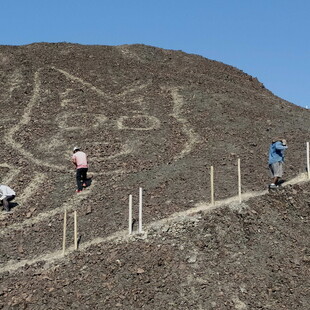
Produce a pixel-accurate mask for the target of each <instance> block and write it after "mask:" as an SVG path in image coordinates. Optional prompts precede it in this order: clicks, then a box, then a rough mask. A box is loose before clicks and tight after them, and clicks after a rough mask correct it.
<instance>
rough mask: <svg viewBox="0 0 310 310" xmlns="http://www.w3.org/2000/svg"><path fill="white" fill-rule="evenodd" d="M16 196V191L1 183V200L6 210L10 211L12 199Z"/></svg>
mask: <svg viewBox="0 0 310 310" xmlns="http://www.w3.org/2000/svg"><path fill="white" fill-rule="evenodd" d="M14 198H15V192H14V191H13V190H12V188H10V187H9V186H7V185H0V200H1V201H2V203H3V207H4V209H5V211H6V212H10V203H9V202H10V201H11V200H13V199H14Z"/></svg>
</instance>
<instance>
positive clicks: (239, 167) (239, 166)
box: [238, 158, 241, 203]
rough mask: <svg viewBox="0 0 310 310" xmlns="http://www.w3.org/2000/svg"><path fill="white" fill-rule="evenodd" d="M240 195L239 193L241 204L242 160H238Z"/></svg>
mask: <svg viewBox="0 0 310 310" xmlns="http://www.w3.org/2000/svg"><path fill="white" fill-rule="evenodd" d="M238 193H239V202H240V203H241V165H240V158H238Z"/></svg>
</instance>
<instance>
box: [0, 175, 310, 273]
mask: <svg viewBox="0 0 310 310" xmlns="http://www.w3.org/2000/svg"><path fill="white" fill-rule="evenodd" d="M303 182H310V180H309V179H308V177H307V174H306V173H301V174H299V175H297V176H296V177H295V178H293V179H291V180H289V181H287V182H286V183H285V185H284V187H285V186H288V185H294V184H298V183H303ZM267 193H268V190H263V191H256V192H247V193H244V194H242V198H243V199H242V202H244V201H247V200H248V199H250V198H253V197H259V196H263V195H265V194H267ZM235 202H238V203H239V195H236V196H232V197H229V198H226V199H223V200H218V201H216V202H215V204H214V205H211V203H197V204H196V206H195V207H193V208H191V209H188V210H185V211H180V212H176V213H174V214H172V215H170V216H169V217H167V218H164V219H160V220H157V221H153V222H151V223H149V224H146V225H145V228H146V230H144V231H143V233H142V234H133V235H128V231H127V230H121V231H117V232H115V233H113V234H111V235H109V236H107V237H98V238H95V239H93V240H90V241H88V242H85V243H83V244H81V245H80V247H79V251H84V250H86V249H87V248H89V247H90V246H92V245H96V244H100V243H106V242H110V241H113V242H115V243H117V242H126V241H132V240H136V239H138V238H139V239H146V238H147V231H148V230H149V229H152V228H153V229H158V228H160V227H162V226H163V225H165V224H167V223H171V222H175V221H178V220H179V221H182V220H184V219H185V218H186V217H188V216H190V215H193V214H196V213H198V212H205V213H207V212H210V211H212V210H214V209H217V208H220V207H223V206H225V205H228V204H231V203H235ZM242 202H241V203H242ZM74 251H75V249H74V246H71V247H69V248H67V252H66V255H65V256H63V254H62V251H61V250H58V251H54V252H51V253H47V254H42V255H40V256H37V257H34V258H32V259H25V260H21V261H18V262H16V261H11V262H9V263H7V264H6V265H4V266H3V267H1V268H0V273H4V272H13V271H16V270H18V269H19V268H22V267H24V266H26V265H33V264H36V263H38V262H42V261H44V262H45V263H54V262H55V261H58V260H64V259H66V256H68V255H69V254H71V253H73V252H74Z"/></svg>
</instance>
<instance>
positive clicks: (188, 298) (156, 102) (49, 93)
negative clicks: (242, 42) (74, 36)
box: [0, 43, 310, 309]
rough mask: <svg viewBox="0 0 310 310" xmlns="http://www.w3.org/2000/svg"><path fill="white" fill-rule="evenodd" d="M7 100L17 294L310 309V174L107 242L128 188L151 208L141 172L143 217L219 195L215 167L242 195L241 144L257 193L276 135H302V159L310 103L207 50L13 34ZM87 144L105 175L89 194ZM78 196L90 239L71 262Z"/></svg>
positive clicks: (295, 164) (119, 221) (28, 299)
mask: <svg viewBox="0 0 310 310" xmlns="http://www.w3.org/2000/svg"><path fill="white" fill-rule="evenodd" d="M0 104H1V107H2V111H3V115H2V118H1V120H0V125H1V132H2V144H1V146H2V147H1V150H0V154H1V158H2V163H1V164H0V171H1V182H2V183H3V184H7V185H9V186H10V187H12V188H13V189H14V190H15V191H16V192H17V197H16V199H15V207H14V208H13V212H12V213H11V214H8V215H0V235H1V242H0V271H1V273H0V277H1V289H0V297H1V298H0V304H1V302H2V305H3V308H4V309H19V308H21V309H49V308H50V309H102V308H106V309H139V308H145V309H151V307H152V308H155V309H234V308H235V309H294V306H293V305H298V306H299V308H300V309H308V308H309V304H307V297H309V291H307V290H306V288H305V287H302V286H300V285H301V284H302V283H303V281H304V283H305V284H307V283H308V282H307V277H306V274H307V272H308V271H309V268H308V265H307V259H308V258H307V257H308V256H307V255H308V248H307V242H306V241H307V240H308V241H309V235H308V234H307V230H306V229H304V228H306V227H308V228H309V225H308V224H309V222H308V220H309V214H308V213H307V212H308V211H307V208H308V207H309V199H310V198H309V192H308V190H307V185H303V186H301V187H300V186H298V185H295V187H287V189H286V190H285V194H284V195H281V194H272V195H267V196H263V197H261V198H259V199H258V198H256V199H254V198H253V200H251V201H250V202H249V203H248V202H246V204H245V205H237V206H236V209H233V210H232V209H231V207H226V208H219V209H216V211H213V212H214V213H210V214H209V213H208V214H206V215H205V214H201V215H200V216H199V215H197V216H194V217H192V218H189V219H188V220H187V221H185V222H180V223H178V224H173V225H172V226H171V227H170V226H167V227H166V228H165V229H164V231H163V235H162V234H161V233H158V231H157V232H156V233H154V234H152V233H151V232H150V233H149V234H148V235H147V238H146V239H143V238H145V236H144V237H142V236H141V238H142V240H140V239H139V238H138V237H137V239H135V237H133V239H134V240H131V241H129V242H127V241H126V242H125V243H124V239H121V240H123V241H119V243H118V242H117V243H115V240H114V239H113V242H112V241H111V242H110V243H109V242H106V240H107V238H108V237H109V236H111V235H113V234H114V235H115V234H116V236H117V233H118V232H122V231H123V230H124V229H126V228H127V213H128V211H127V206H128V195H129V194H133V202H134V205H135V209H134V217H135V218H137V208H136V205H137V199H138V189H139V187H142V188H143V195H144V196H143V198H144V213H143V216H144V224H145V225H147V224H150V223H152V222H154V221H158V220H160V219H164V218H166V217H168V216H170V215H172V214H175V213H176V212H184V211H186V210H189V209H190V208H192V207H195V206H197V205H198V204H199V203H200V204H201V203H204V204H208V203H209V201H210V177H209V172H210V166H214V169H215V198H216V200H219V199H224V198H228V197H230V196H234V195H236V194H237V158H240V159H241V167H242V170H241V172H242V189H243V192H247V193H249V192H250V193H251V192H253V193H254V191H262V190H264V189H265V188H266V185H267V184H268V182H269V178H268V171H267V151H268V146H269V143H270V141H271V139H272V138H273V137H285V138H286V139H287V141H288V145H289V150H288V151H287V160H286V166H285V177H286V178H287V179H291V178H293V177H295V176H297V175H298V174H300V173H302V172H304V171H305V166H306V160H305V142H306V141H309V132H310V129H309V128H310V126H309V125H310V121H309V111H308V110H306V109H303V108H300V107H297V106H295V105H293V104H291V103H289V102H286V101H284V100H283V99H281V98H278V97H276V96H274V95H273V94H272V93H271V92H270V91H269V90H267V89H266V88H265V87H264V86H263V84H262V83H260V82H259V81H258V80H257V79H256V78H253V77H251V76H249V75H247V74H246V73H244V72H242V71H240V70H238V69H236V68H234V67H231V66H228V65H225V64H222V63H218V62H216V61H212V60H208V59H206V58H203V57H200V56H196V55H188V54H185V53H183V52H180V51H170V50H163V49H159V48H155V47H150V46H143V45H132V46H117V47H112V46H82V45H75V44H65V43H61V44H43V43H40V44H32V45H27V46H18V47H17V46H15V47H13V46H0ZM75 145H79V146H80V147H81V148H82V150H84V151H85V152H86V153H87V154H88V157H89V163H90V169H89V170H90V171H89V172H90V174H92V175H93V178H92V182H91V184H90V186H89V187H88V188H87V189H86V190H84V191H83V192H82V193H81V194H78V195H77V194H75V174H74V170H73V167H72V164H71V163H70V157H71V155H72V149H73V147H74V146H75ZM294 199H295V200H296V202H294V203H293V202H292V203H293V205H294V208H295V209H296V210H295V209H294V208H292V207H291V204H290V203H291V201H295V200H294ZM64 209H66V210H67V211H68V214H69V219H68V227H69V228H68V236H71V237H72V226H73V224H72V212H73V211H74V210H77V213H78V223H79V236H80V251H79V252H73V253H72V254H70V255H68V256H65V258H64V259H61V260H60V261H59V260H54V259H56V258H59V253H58V252H59V251H61V248H62V234H63V228H62V225H63V212H64ZM292 210H294V212H293V211H292ZM295 211H296V212H295ZM273 217H274V218H273ZM288 223H289V225H285V224H288ZM292 223H295V224H294V225H291V224H292ZM136 224H137V223H135V227H134V228H135V229H136ZM307 225H308V226H307ZM281 229H283V231H282V230H281ZM291 235H294V236H296V240H297V239H298V238H297V236H302V238H301V239H302V240H303V241H300V242H299V240H297V241H294V242H296V243H294V242H293V239H294V238H295V237H294V238H291V237H290V236H291ZM267 236H270V238H269V237H268V238H267ZM71 237H70V238H69V239H68V244H69V243H70V244H72V238H71ZM100 238H101V239H100ZM256 238H257V239H256ZM96 240H97V241H98V242H96ZM101 240H105V242H100V241H101ZM126 240H127V239H126ZM294 240H295V239H294ZM308 243H309V242H308ZM92 244H93V245H92ZM86 245H89V246H86ZM83 246H84V247H83ZM293 246H295V247H296V248H294V247H293ZM278 247H281V250H279V248H278ZM292 247H293V250H292V252H291V254H290V255H291V256H290V255H288V254H287V253H288V252H290V251H291V249H292ZM268 251H269V252H270V253H271V252H272V253H273V254H270V253H269V252H268ZM289 260H293V262H290V261H289ZM294 260H296V261H297V262H298V264H297V263H296V264H295V263H294ZM282 263H283V264H282ZM296 266H297V267H296ZM295 268H297V269H295ZM298 268H299V269H298ZM264 270H265V271H264ZM297 271H298V272H297ZM285 275H287V281H288V283H289V284H288V283H287V282H285V279H286V278H285ZM274 279H276V281H275V282H274V281H273V280H274ZM277 281H278V282H277ZM294 281H295V282H296V283H295V282H294ZM275 283H276V284H275ZM297 287H298V289H297ZM308 287H309V283H308ZM290 294H291V295H290ZM301 294H304V296H305V297H304V298H302V297H301V296H302V295H301ZM297 296H298V297H297ZM267 297H268V298H269V299H268V298H267ZM52 300H53V301H52ZM308 300H309V298H308ZM297 302H298V303H297ZM306 306H308V307H306ZM268 307H269V308H268ZM285 307H286V308H285ZM295 308H296V309H297V306H296V307H295Z"/></svg>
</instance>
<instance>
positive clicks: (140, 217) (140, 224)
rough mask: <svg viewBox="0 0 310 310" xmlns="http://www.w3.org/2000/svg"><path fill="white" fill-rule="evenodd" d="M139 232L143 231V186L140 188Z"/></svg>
mask: <svg viewBox="0 0 310 310" xmlns="http://www.w3.org/2000/svg"><path fill="white" fill-rule="evenodd" d="M138 232H139V234H141V233H142V187H140V188H139V230H138Z"/></svg>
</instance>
